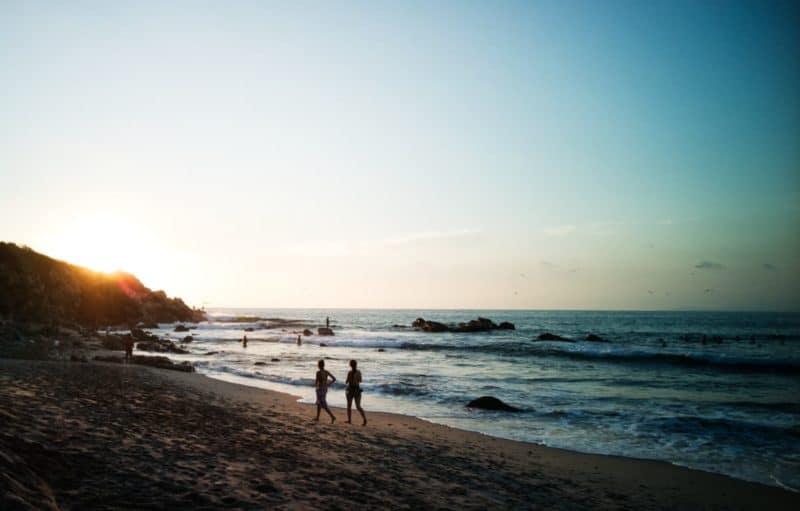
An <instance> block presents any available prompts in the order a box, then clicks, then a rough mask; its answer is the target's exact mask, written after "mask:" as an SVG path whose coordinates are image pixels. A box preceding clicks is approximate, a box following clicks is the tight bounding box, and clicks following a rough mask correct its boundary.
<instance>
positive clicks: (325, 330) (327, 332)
mask: <svg viewBox="0 0 800 511" xmlns="http://www.w3.org/2000/svg"><path fill="white" fill-rule="evenodd" d="M317 334H318V335H333V330H331V329H330V328H328V327H325V326H321V327H319V328H317Z"/></svg>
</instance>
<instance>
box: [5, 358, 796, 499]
mask: <svg viewBox="0 0 800 511" xmlns="http://www.w3.org/2000/svg"><path fill="white" fill-rule="evenodd" d="M333 411H334V413H335V414H336V416H337V419H338V420H337V421H336V423H335V424H330V423H328V421H327V420H321V422H319V423H317V422H315V421H313V415H314V408H313V407H312V406H309V405H305V404H300V403H298V402H297V399H296V398H295V397H293V396H291V395H288V394H282V393H278V392H274V391H268V390H262V389H256V388H251V387H246V386H240V385H236V384H232V383H227V382H222V381H218V380H214V379H211V378H207V377H205V376H203V375H200V374H192V373H182V372H176V371H166V370H159V369H153V368H148V367H141V366H135V365H118V364H103V363H97V362H91V363H78V362H56V361H21V360H9V359H0V472H2V479H0V481H2V482H1V483H0V490H2V495H3V496H2V501H1V502H2V506H0V507H3V509H144V508H147V509H189V508H191V509H220V508H228V509H261V508H270V509H273V508H274V509H308V508H323V509H350V508H356V507H360V508H367V509H375V508H384V509H796V508H797V507H798V506H799V505H800V495H798V494H797V493H793V492H789V491H786V490H783V489H780V488H777V487H771V486H766V485H762V484H757V483H749V482H745V481H741V480H737V479H733V478H730V477H726V476H722V475H716V474H711V473H707V472H702V471H696V470H690V469H686V468H681V467H677V466H674V465H670V464H668V463H664V462H657V461H645V460H637V459H631V458H624V457H615V456H602V455H590V454H580V453H575V452H571V451H567V450H561V449H553V448H548V447H543V446H539V445H535V444H530V443H523V442H515V441H510V440H503V439H499V438H493V437H489V436H485V435H482V434H480V433H475V432H468V431H461V430H458V429H454V428H450V427H447V426H444V425H437V424H433V423H430V422H426V421H423V420H420V419H416V418H413V417H409V416H403V415H394V414H389V413H370V411H369V409H367V414H368V419H369V424H368V425H367V426H366V427H362V426H361V425H360V424H358V422H359V421H358V420H357V419H354V424H352V425H350V424H346V423H345V419H346V414H345V411H344V410H342V409H337V408H334V409H333ZM323 418H324V415H323Z"/></svg>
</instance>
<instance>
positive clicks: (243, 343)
mask: <svg viewBox="0 0 800 511" xmlns="http://www.w3.org/2000/svg"><path fill="white" fill-rule="evenodd" d="M246 347H247V336H246V335H245V336H244V337H242V348H246Z"/></svg>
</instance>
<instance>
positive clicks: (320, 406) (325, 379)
mask: <svg viewBox="0 0 800 511" xmlns="http://www.w3.org/2000/svg"><path fill="white" fill-rule="evenodd" d="M317 366H318V367H319V370H318V371H317V377H316V378H315V380H314V386H315V387H316V389H317V417H316V418H315V419H314V420H316V421H319V412H320V411H322V410H325V411H326V412H328V415H330V417H331V424H333V423H334V422H336V417H334V416H333V413H331V409H330V408H328V399H327V397H328V386H330V385H333V383H334V382H336V377H335V376H334V375H332V374H331V373H330V372H328V371H327V370H326V369H325V361H324V360H320V361H319V362H318V363H317Z"/></svg>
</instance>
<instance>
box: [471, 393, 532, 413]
mask: <svg viewBox="0 0 800 511" xmlns="http://www.w3.org/2000/svg"><path fill="white" fill-rule="evenodd" d="M467 408H479V409H481V410H495V411H500V412H521V411H522V410H520V409H519V408H517V407H515V406H511V405H508V404H506V403H504V402H502V401H500V400H499V399H497V398H496V397H492V396H483V397H479V398H478V399H473V400H472V401H470V402H469V403H467Z"/></svg>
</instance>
